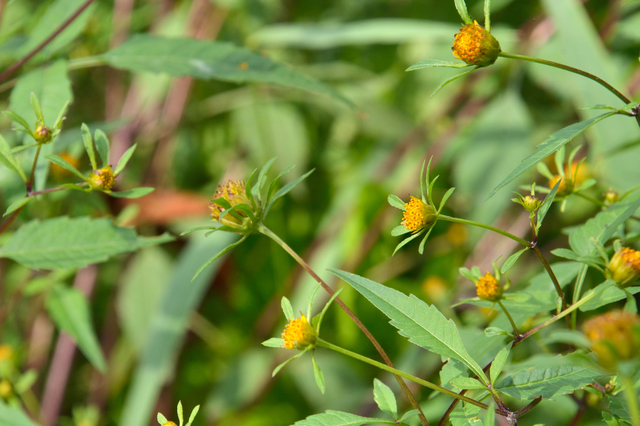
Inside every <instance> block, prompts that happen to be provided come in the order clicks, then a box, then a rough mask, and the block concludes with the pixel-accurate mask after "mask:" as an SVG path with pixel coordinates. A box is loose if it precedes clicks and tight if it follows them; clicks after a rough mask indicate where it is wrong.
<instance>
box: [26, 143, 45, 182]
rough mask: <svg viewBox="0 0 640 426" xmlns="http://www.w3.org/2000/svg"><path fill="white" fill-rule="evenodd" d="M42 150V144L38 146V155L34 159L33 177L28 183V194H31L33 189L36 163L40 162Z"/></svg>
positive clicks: (31, 176) (30, 177)
mask: <svg viewBox="0 0 640 426" xmlns="http://www.w3.org/2000/svg"><path fill="white" fill-rule="evenodd" d="M41 149H42V144H38V149H37V150H36V155H35V157H33V165H32V166H31V175H30V176H29V182H27V192H31V189H32V188H33V179H34V177H35V173H36V163H37V162H38V157H39V156H40V150H41Z"/></svg>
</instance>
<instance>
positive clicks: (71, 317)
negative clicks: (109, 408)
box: [47, 286, 107, 373]
mask: <svg viewBox="0 0 640 426" xmlns="http://www.w3.org/2000/svg"><path fill="white" fill-rule="evenodd" d="M47 310H48V311H49V315H51V318H52V319H53V321H54V322H55V323H56V325H57V326H58V328H60V329H61V330H64V331H66V332H67V333H69V335H70V336H71V337H72V338H73V339H74V340H75V341H76V343H77V344H78V347H79V348H80V350H81V351H82V353H84V354H85V356H86V357H87V359H89V361H91V364H92V365H93V366H94V367H96V369H98V371H100V372H101V373H104V372H106V370H107V362H106V360H105V358H104V355H103V354H102V350H101V349H100V344H99V343H98V338H97V337H96V334H95V331H94V330H93V325H92V323H91V311H90V309H89V303H88V302H87V299H86V298H85V297H84V295H83V294H82V293H81V292H80V290H78V289H75V288H67V287H63V286H56V287H54V289H53V291H52V292H51V293H50V295H49V298H48V299H47Z"/></svg>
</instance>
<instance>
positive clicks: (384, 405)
mask: <svg viewBox="0 0 640 426" xmlns="http://www.w3.org/2000/svg"><path fill="white" fill-rule="evenodd" d="M373 400H374V401H375V402H376V404H378V408H380V410H381V411H384V412H385V413H387V414H391V415H392V416H393V418H394V419H396V418H398V404H397V403H396V397H395V395H393V391H392V390H391V388H390V387H389V386H387V385H385V384H384V383H382V382H381V381H380V380H378V379H373Z"/></svg>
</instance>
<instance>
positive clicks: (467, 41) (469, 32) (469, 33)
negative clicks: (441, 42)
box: [451, 21, 501, 67]
mask: <svg viewBox="0 0 640 426" xmlns="http://www.w3.org/2000/svg"><path fill="white" fill-rule="evenodd" d="M451 50H453V56H455V57H456V58H458V59H460V60H463V61H464V62H466V63H467V64H469V65H477V66H480V67H486V66H489V65H492V64H493V63H494V62H495V61H496V59H498V55H499V54H500V52H501V50H500V43H498V40H496V38H495V37H494V36H492V35H491V33H490V32H489V31H487V30H486V29H484V28H483V27H481V26H480V25H478V23H477V22H475V21H474V22H473V24H467V25H465V26H464V27H462V28H461V29H460V32H459V33H458V34H456V36H455V40H454V42H453V47H452V48H451Z"/></svg>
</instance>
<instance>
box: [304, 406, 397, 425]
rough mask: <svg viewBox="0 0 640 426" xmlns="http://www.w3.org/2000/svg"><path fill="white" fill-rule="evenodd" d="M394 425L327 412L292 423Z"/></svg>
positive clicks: (380, 420)
mask: <svg viewBox="0 0 640 426" xmlns="http://www.w3.org/2000/svg"><path fill="white" fill-rule="evenodd" d="M378 423H380V424H395V422H394V421H392V420H385V419H375V418H369V417H360V416H356V415H355V414H351V413H345V412H342V411H333V410H327V412H326V413H322V414H314V415H313V416H309V417H307V418H306V419H304V420H300V421H297V422H295V423H294V426H360V425H371V424H378Z"/></svg>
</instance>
